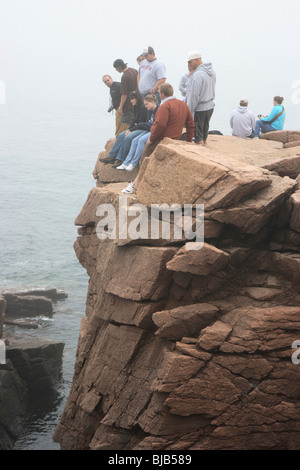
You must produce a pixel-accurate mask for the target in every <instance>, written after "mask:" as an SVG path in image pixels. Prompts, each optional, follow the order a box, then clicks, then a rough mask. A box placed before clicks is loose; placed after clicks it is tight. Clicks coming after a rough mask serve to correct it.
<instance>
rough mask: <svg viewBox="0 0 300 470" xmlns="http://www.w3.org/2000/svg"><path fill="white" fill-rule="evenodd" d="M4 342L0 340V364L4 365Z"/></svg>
mask: <svg viewBox="0 0 300 470" xmlns="http://www.w3.org/2000/svg"><path fill="white" fill-rule="evenodd" d="M5 351H6V349H5V342H4V341H3V340H2V339H0V364H6V352H5Z"/></svg>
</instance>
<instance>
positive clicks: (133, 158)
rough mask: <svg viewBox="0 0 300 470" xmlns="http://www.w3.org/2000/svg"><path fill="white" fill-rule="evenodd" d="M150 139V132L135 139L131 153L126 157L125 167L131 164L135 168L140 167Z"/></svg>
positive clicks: (145, 132)
mask: <svg viewBox="0 0 300 470" xmlns="http://www.w3.org/2000/svg"><path fill="white" fill-rule="evenodd" d="M149 137H150V132H147V131H144V132H143V133H142V134H140V135H138V136H137V137H135V138H134V139H133V141H132V142H131V146H130V150H129V153H128V155H127V157H126V160H125V161H124V165H129V163H131V164H132V165H133V166H134V167H136V166H137V165H138V163H139V160H140V158H141V156H142V153H143V150H144V147H145V145H146V142H147V140H148V139H149Z"/></svg>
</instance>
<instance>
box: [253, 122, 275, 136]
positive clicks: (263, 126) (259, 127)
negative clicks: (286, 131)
mask: <svg viewBox="0 0 300 470" xmlns="http://www.w3.org/2000/svg"><path fill="white" fill-rule="evenodd" d="M275 130H276V129H274V127H273V126H272V125H271V124H269V123H267V122H264V121H261V120H259V121H256V124H255V129H254V131H253V133H252V136H253V137H259V134H260V133H261V132H262V133H263V134H265V133H266V132H272V131H275Z"/></svg>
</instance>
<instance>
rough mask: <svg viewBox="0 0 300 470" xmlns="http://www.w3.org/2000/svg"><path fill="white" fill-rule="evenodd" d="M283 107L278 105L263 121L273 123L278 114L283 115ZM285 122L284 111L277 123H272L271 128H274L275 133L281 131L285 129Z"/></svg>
mask: <svg viewBox="0 0 300 470" xmlns="http://www.w3.org/2000/svg"><path fill="white" fill-rule="evenodd" d="M282 109H283V106H282V105H281V104H277V105H276V106H274V108H273V109H272V111H271V112H270V114H269V115H268V116H267V117H266V118H261V121H271V119H273V118H274V117H275V116H277V114H279V113H281V111H282ZM284 120H285V111H283V113H282V115H281V116H279V118H277V119H276V121H274V122H272V124H271V126H272V127H274V129H275V131H281V130H282V129H283V125H284Z"/></svg>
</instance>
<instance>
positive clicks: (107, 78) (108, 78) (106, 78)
mask: <svg viewBox="0 0 300 470" xmlns="http://www.w3.org/2000/svg"><path fill="white" fill-rule="evenodd" d="M102 81H103V83H105V85H106V86H108V87H109V88H110V87H111V86H112V84H113V82H114V81H113V79H112V78H111V76H110V75H103V77H102Z"/></svg>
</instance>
